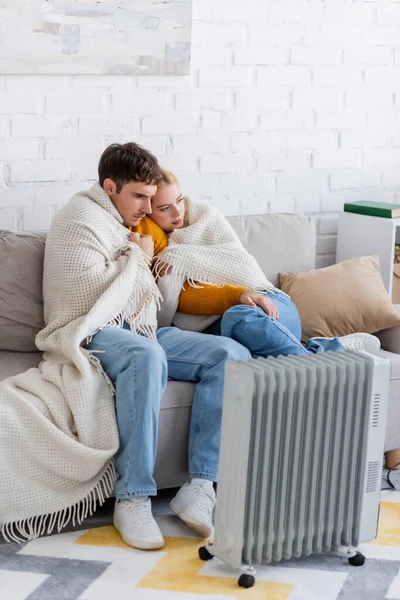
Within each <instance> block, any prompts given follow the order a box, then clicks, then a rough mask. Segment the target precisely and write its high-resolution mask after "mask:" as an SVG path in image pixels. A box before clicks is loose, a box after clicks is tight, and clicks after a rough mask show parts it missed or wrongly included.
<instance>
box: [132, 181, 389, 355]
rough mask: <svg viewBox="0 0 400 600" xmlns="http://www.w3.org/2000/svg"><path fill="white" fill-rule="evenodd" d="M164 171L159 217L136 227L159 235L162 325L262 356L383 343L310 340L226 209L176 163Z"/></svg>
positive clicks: (352, 338)
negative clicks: (211, 201)
mask: <svg viewBox="0 0 400 600" xmlns="http://www.w3.org/2000/svg"><path fill="white" fill-rule="evenodd" d="M162 175H163V180H162V183H161V184H160V185H159V187H158V191H157V193H156V195H155V196H154V197H153V198H152V213H151V219H150V218H149V217H147V218H146V219H143V221H142V223H141V224H140V226H139V227H138V228H137V229H136V231H137V232H138V233H141V234H149V235H151V236H152V238H153V240H154V242H155V255H157V260H156V265H155V272H156V274H157V275H158V277H159V279H158V285H159V288H160V291H161V293H162V295H163V297H164V303H163V306H162V309H161V312H160V314H159V325H161V326H169V325H170V324H171V323H172V324H174V325H176V326H178V327H180V328H181V329H190V330H195V331H205V332H207V333H213V334H220V335H223V336H226V337H230V338H232V339H234V340H236V341H237V342H239V343H241V344H242V345H244V346H245V347H247V348H248V349H249V350H250V352H251V353H252V355H253V356H254V357H258V356H262V357H267V356H279V355H285V356H286V355H289V354H299V355H304V354H309V353H312V354H316V353H319V352H326V351H329V350H330V351H341V350H343V349H344V348H353V349H357V350H367V351H370V352H374V351H377V350H378V349H379V347H380V343H379V340H378V339H377V338H376V337H375V336H372V335H369V334H363V333H355V334H352V335H348V336H344V337H342V338H312V339H310V340H309V341H308V342H307V344H306V345H305V347H304V346H303V345H302V344H301V323H300V317H299V314H298V311H297V308H296V306H295V305H294V303H293V302H292V300H291V299H290V298H289V296H287V295H286V294H284V293H283V292H282V291H280V290H279V289H277V288H275V287H274V286H273V285H272V284H271V283H270V282H269V281H268V279H267V278H266V277H265V275H264V273H263V272H262V270H261V268H260V267H259V265H258V264H257V262H256V260H255V259H254V258H253V257H252V256H251V255H250V254H249V253H248V252H247V251H246V250H245V249H244V247H243V246H242V244H241V242H240V240H239V239H238V237H237V235H236V233H235V232H234V231H233V229H232V228H231V227H230V225H229V223H228V222H227V220H226V219H225V218H224V217H223V215H222V214H220V213H219V212H218V211H217V209H215V207H213V206H211V205H208V204H206V203H200V202H197V201H193V200H189V199H188V198H186V197H184V196H183V195H182V192H181V189H180V186H179V182H178V180H177V179H176V177H175V176H174V175H173V174H172V173H170V172H169V171H167V170H165V169H162Z"/></svg>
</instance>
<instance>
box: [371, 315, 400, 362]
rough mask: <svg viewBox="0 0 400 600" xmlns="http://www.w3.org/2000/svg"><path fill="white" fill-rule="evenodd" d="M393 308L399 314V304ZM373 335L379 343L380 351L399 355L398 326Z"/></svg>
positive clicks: (399, 331) (399, 336) (399, 330)
mask: <svg viewBox="0 0 400 600" xmlns="http://www.w3.org/2000/svg"><path fill="white" fill-rule="evenodd" d="M395 308H396V310H397V312H399V313H400V304H396V305H395ZM375 335H376V337H377V338H379V340H380V342H381V347H382V350H386V351H387V352H393V353H394V354H400V325H397V326H396V327H389V329H382V331H378V333H375Z"/></svg>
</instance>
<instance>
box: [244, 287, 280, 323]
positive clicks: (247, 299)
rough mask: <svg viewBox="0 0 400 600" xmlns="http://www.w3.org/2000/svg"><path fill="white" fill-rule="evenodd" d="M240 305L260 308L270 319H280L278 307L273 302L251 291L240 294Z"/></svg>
mask: <svg viewBox="0 0 400 600" xmlns="http://www.w3.org/2000/svg"><path fill="white" fill-rule="evenodd" d="M240 303H241V304H247V305H248V306H253V307H254V308H256V307H257V306H259V307H260V308H262V309H263V311H264V312H265V314H267V315H268V316H269V317H272V318H273V319H276V320H277V319H279V312H278V307H277V306H276V304H274V303H273V302H272V300H270V299H269V298H267V296H264V295H263V294H259V293H258V292H252V291H251V290H245V291H244V292H242V293H241V294H240Z"/></svg>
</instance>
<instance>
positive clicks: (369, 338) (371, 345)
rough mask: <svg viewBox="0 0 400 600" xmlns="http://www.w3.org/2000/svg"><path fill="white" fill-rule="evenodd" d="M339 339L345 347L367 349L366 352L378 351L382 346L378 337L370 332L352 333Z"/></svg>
mask: <svg viewBox="0 0 400 600" xmlns="http://www.w3.org/2000/svg"><path fill="white" fill-rule="evenodd" d="M339 340H340V341H341V342H342V344H343V346H344V347H345V348H349V349H351V350H365V351H366V352H378V350H379V348H380V347H381V343H380V341H379V340H378V338H377V337H375V336H374V335H371V334H370V333H352V334H350V335H345V336H343V337H340V338H339Z"/></svg>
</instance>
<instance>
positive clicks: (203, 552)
mask: <svg viewBox="0 0 400 600" xmlns="http://www.w3.org/2000/svg"><path fill="white" fill-rule="evenodd" d="M199 558H201V560H211V559H212V558H214V557H213V555H212V554H211V553H210V552H209V551H208V550H207V548H206V547H205V546H202V547H201V548H199Z"/></svg>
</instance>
